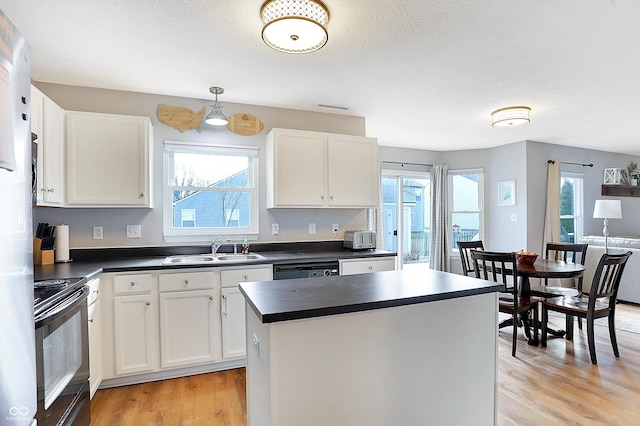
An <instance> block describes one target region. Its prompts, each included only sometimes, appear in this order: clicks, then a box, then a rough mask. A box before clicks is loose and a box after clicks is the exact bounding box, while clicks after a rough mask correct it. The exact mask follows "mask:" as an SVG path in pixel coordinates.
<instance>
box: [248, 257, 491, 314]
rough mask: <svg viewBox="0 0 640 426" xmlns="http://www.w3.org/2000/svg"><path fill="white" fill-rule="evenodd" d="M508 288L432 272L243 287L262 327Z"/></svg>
mask: <svg viewBox="0 0 640 426" xmlns="http://www.w3.org/2000/svg"><path fill="white" fill-rule="evenodd" d="M502 289H503V286H502V285H500V284H497V283H494V282H490V281H484V280H479V279H476V278H470V277H466V276H463V275H457V274H452V273H447V272H441V271H435V270H431V269H421V270H397V271H386V272H375V273H368V274H357V275H342V276H331V277H322V278H300V279H291V280H278V281H255V282H246V283H241V284H240V291H241V292H242V294H243V295H244V297H245V300H246V301H247V303H248V304H249V306H250V307H251V309H252V310H253V312H254V313H255V315H256V316H257V317H258V319H259V320H260V321H261V322H262V323H273V322H279V321H290V320H298V319H305V318H315V317H321V316H326V315H335V314H344V313H351V312H360V311H368V310H373V309H381V308H390V307H395V306H405V305H411V304H416V303H425V302H433V301H437V300H446V299H453V298H458V297H466V296H473V295H477V294H485V293H492V292H498V291H501V290H502Z"/></svg>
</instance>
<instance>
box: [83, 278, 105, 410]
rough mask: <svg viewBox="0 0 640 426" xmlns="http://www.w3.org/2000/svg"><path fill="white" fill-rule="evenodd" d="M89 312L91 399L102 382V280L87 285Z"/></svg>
mask: <svg viewBox="0 0 640 426" xmlns="http://www.w3.org/2000/svg"><path fill="white" fill-rule="evenodd" d="M87 285H88V286H89V296H88V298H87V303H88V306H89V307H88V311H89V387H90V391H91V398H93V395H94V394H95V393H96V391H97V390H98V387H99V386H100V383H101V382H102V341H101V339H102V308H101V303H102V302H101V300H100V278H95V279H93V280H91V281H89V283H88V284H87Z"/></svg>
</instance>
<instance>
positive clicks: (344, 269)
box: [339, 256, 396, 275]
mask: <svg viewBox="0 0 640 426" xmlns="http://www.w3.org/2000/svg"><path fill="white" fill-rule="evenodd" d="M339 263H340V275H353V274H366V273H369V272H382V271H393V270H395V269H396V257H395V256H392V257H382V258H375V259H374V258H368V259H341V260H340V261H339Z"/></svg>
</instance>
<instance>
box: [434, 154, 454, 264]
mask: <svg viewBox="0 0 640 426" xmlns="http://www.w3.org/2000/svg"><path fill="white" fill-rule="evenodd" d="M448 169H449V167H448V166H447V165H446V164H436V165H434V166H433V167H432V168H431V241H430V245H429V248H430V250H429V251H430V253H429V267H430V268H431V269H435V270H437V271H445V272H448V271H450V269H451V268H450V263H451V262H450V256H449V254H450V250H451V243H450V238H451V237H450V233H451V226H450V225H449V207H448V198H449V196H448V194H449V191H447V182H448V176H447V174H448Z"/></svg>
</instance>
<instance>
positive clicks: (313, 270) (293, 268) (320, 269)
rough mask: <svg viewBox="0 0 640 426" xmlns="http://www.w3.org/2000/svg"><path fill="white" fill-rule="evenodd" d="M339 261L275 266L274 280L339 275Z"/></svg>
mask: <svg viewBox="0 0 640 426" xmlns="http://www.w3.org/2000/svg"><path fill="white" fill-rule="evenodd" d="M338 274H339V273H338V261H337V260H336V261H329V262H309V263H289V264H283V265H273V279H274V280H288V279H292V278H317V277H330V276H332V275H338Z"/></svg>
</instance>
